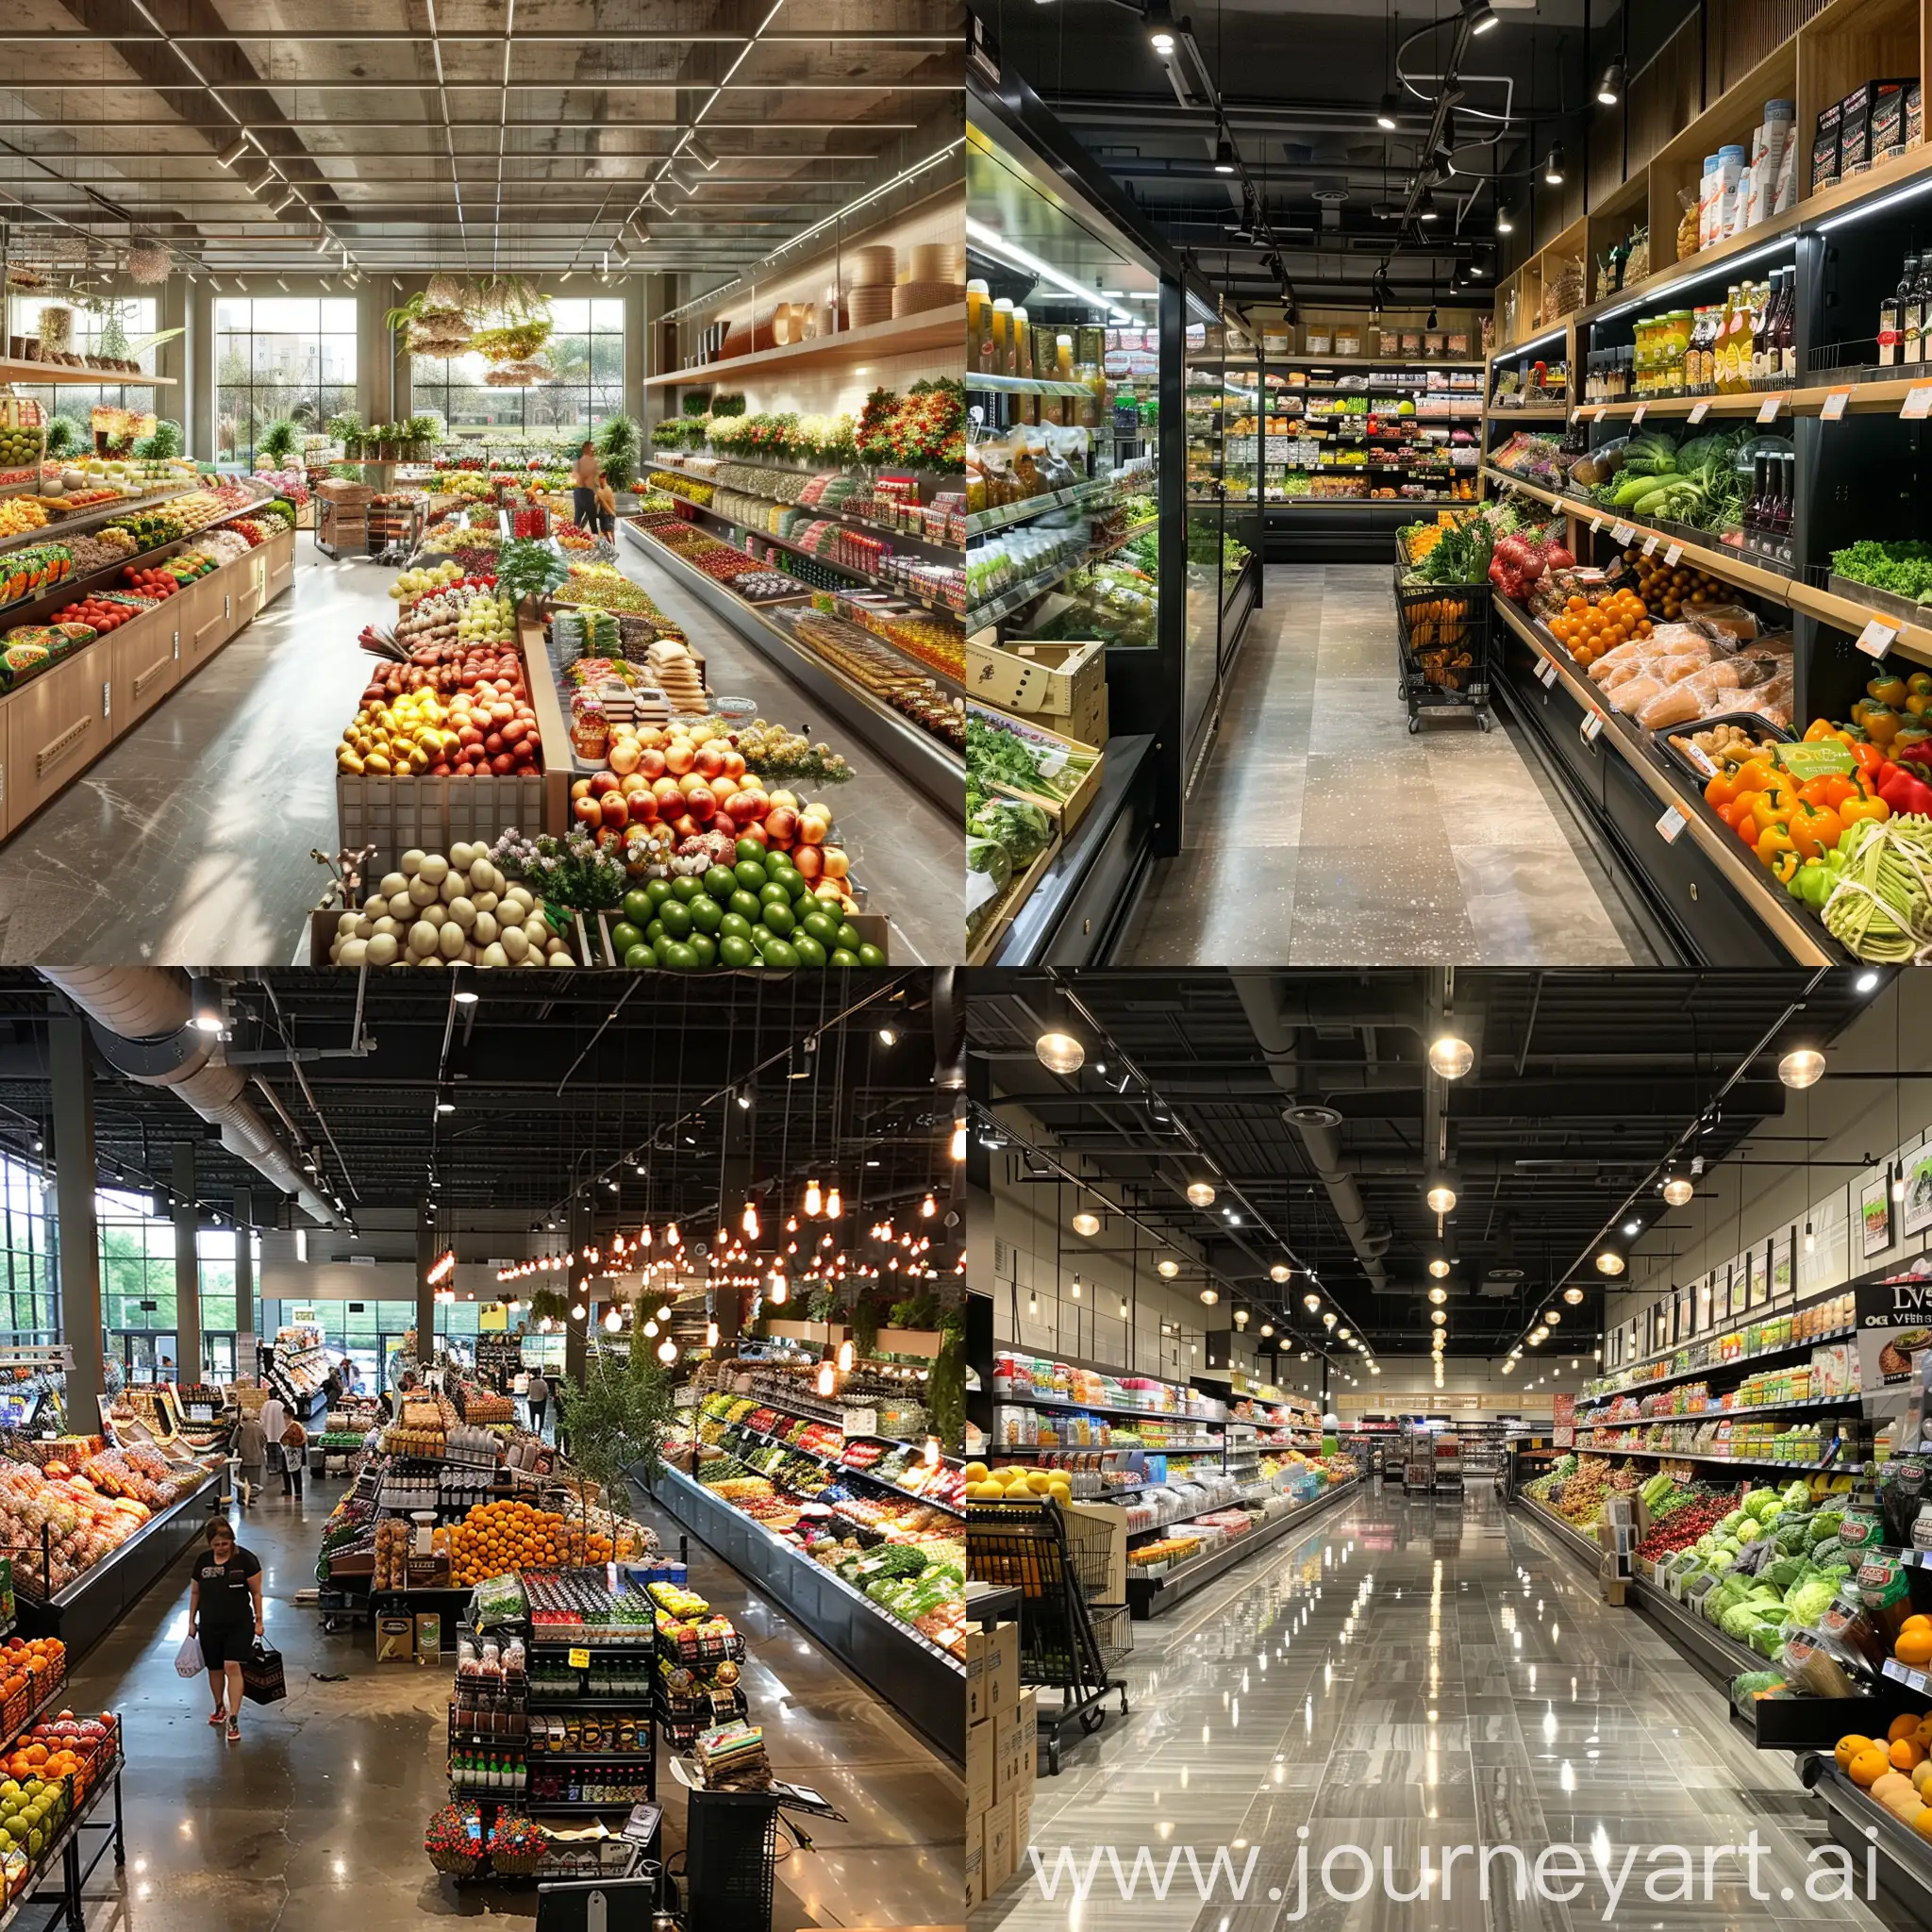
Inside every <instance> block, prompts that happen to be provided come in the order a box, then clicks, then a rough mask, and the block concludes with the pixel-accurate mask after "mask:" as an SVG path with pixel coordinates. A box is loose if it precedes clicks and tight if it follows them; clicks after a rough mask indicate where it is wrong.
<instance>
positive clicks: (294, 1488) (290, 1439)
mask: <svg viewBox="0 0 1932 1932" xmlns="http://www.w3.org/2000/svg"><path fill="white" fill-rule="evenodd" d="M307 1467H308V1430H307V1429H305V1428H304V1427H303V1426H302V1424H300V1423H298V1422H297V1421H296V1420H295V1418H294V1417H293V1416H291V1417H290V1418H289V1420H288V1422H287V1423H286V1424H283V1427H282V1494H283V1495H285V1496H293V1497H294V1499H295V1500H296V1502H298V1503H299V1502H300V1501H301V1500H302V1472H303V1470H304V1469H305V1468H307Z"/></svg>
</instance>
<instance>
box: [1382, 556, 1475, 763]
mask: <svg viewBox="0 0 1932 1932" xmlns="http://www.w3.org/2000/svg"><path fill="white" fill-rule="evenodd" d="M1404 570H1405V566H1404V565H1403V564H1402V563H1401V562H1399V561H1398V562H1397V564H1396V566H1395V648H1396V654H1397V658H1398V667H1399V675H1398V677H1397V683H1396V688H1397V690H1398V691H1399V692H1400V693H1401V696H1402V699H1403V702H1404V703H1405V704H1406V705H1407V707H1408V728H1409V729H1410V730H1411V731H1420V730H1421V729H1422V714H1423V712H1424V711H1425V710H1444V709H1457V710H1471V711H1474V713H1475V722H1476V724H1478V725H1479V726H1481V728H1482V729H1483V730H1485V731H1487V730H1488V729H1489V728H1490V726H1491V723H1492V722H1493V720H1492V718H1491V711H1490V625H1491V616H1490V610H1491V603H1490V587H1489V585H1488V584H1487V583H1482V584H1420V585H1416V584H1410V585H1405V584H1404V583H1403V581H1402V579H1403V575H1404Z"/></svg>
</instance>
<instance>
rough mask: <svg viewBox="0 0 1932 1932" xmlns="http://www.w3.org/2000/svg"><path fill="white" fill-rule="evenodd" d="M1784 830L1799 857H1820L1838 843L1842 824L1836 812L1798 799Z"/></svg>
mask: <svg viewBox="0 0 1932 1932" xmlns="http://www.w3.org/2000/svg"><path fill="white" fill-rule="evenodd" d="M1786 830H1787V832H1788V833H1789V835H1790V841H1791V844H1792V846H1793V848H1794V849H1795V850H1796V852H1797V854H1798V857H1799V858H1824V855H1825V854H1826V853H1827V852H1829V851H1830V850H1831V849H1832V847H1833V846H1835V845H1836V844H1837V843H1838V841H1839V838H1840V834H1841V833H1842V832H1843V831H1844V825H1843V824H1842V823H1841V821H1840V818H1839V815H1838V813H1837V812H1835V811H1832V810H1830V809H1828V808H1824V807H1818V806H1810V805H1807V804H1806V803H1805V802H1804V800H1803V799H1800V800H1799V801H1798V806H1797V809H1796V810H1795V811H1793V812H1792V813H1791V816H1790V824H1788V825H1787V827H1786Z"/></svg>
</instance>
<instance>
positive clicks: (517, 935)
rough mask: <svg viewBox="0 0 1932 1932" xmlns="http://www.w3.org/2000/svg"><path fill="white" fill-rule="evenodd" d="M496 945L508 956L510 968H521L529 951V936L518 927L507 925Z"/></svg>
mask: <svg viewBox="0 0 1932 1932" xmlns="http://www.w3.org/2000/svg"><path fill="white" fill-rule="evenodd" d="M497 943H498V944H499V945H500V946H502V948H503V950H504V951H505V952H506V953H507V954H508V956H509V962H510V964H511V965H512V966H521V965H522V964H523V962H524V959H525V957H526V956H527V954H528V953H529V950H530V936H529V934H528V933H526V932H525V930H524V929H523V927H522V926H520V925H507V926H505V927H504V929H503V933H502V936H501V938H499V940H498V941H497Z"/></svg>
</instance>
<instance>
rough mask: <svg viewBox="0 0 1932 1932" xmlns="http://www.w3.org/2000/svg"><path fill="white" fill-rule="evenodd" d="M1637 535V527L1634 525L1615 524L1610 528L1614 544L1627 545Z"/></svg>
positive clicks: (1611, 539)
mask: <svg viewBox="0 0 1932 1932" xmlns="http://www.w3.org/2000/svg"><path fill="white" fill-rule="evenodd" d="M1636 534H1637V529H1636V526H1635V525H1632V524H1613V525H1611V526H1610V541H1611V542H1612V543H1627V542H1629V541H1630V540H1631V539H1632V538H1633V537H1634V536H1636Z"/></svg>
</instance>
